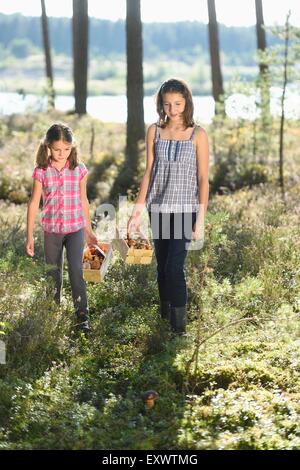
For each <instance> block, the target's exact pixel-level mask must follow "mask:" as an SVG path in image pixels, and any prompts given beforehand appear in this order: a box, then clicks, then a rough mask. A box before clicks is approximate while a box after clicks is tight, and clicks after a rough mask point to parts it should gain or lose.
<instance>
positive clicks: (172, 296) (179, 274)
mask: <svg viewBox="0 0 300 470" xmlns="http://www.w3.org/2000/svg"><path fill="white" fill-rule="evenodd" d="M156 105H157V113H158V116H159V119H158V122H157V123H156V124H152V125H151V126H150V127H149V129H148V132H147V142H146V143H147V165H146V171H145V174H144V177H143V179H142V182H141V187H140V191H139V194H138V197H137V199H136V202H135V205H134V209H133V212H132V216H131V218H130V219H129V222H128V232H131V231H134V230H137V229H138V227H139V225H140V222H141V210H142V208H143V205H144V203H145V202H146V207H147V209H148V211H149V216H150V222H151V228H152V232H153V239H154V247H155V255H156V260H157V282H158V290H159V297H160V313H161V316H162V317H163V318H166V319H168V320H170V323H171V327H172V330H173V331H174V332H175V333H176V334H184V333H185V330H186V321H187V312H186V304H187V290H186V281H185V274H184V262H185V258H186V255H187V249H188V245H189V242H190V241H191V239H194V240H198V239H199V238H200V235H201V228H203V224H204V215H205V211H206V208H207V203H208V155H209V149H208V138H207V134H206V132H205V131H204V129H202V128H201V127H199V126H196V125H195V123H194V119H193V111H194V106H193V101H192V95H191V92H190V90H189V88H188V86H187V85H186V84H185V83H184V82H183V81H182V80H177V79H170V80H167V81H166V82H164V83H163V84H162V85H161V87H160V89H159V91H158V93H157V99H156Z"/></svg>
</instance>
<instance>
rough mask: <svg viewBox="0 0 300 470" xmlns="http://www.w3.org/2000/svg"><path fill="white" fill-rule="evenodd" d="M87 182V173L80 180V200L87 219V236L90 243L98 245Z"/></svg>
mask: <svg viewBox="0 0 300 470" xmlns="http://www.w3.org/2000/svg"><path fill="white" fill-rule="evenodd" d="M86 182H87V175H86V176H84V178H82V180H81V181H80V200H81V204H82V209H83V215H84V219H85V227H84V232H85V238H86V242H87V244H88V245H96V244H97V237H96V236H95V234H94V233H93V230H92V224H91V217H90V203H89V200H88V198H87V194H86Z"/></svg>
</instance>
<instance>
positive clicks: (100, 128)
mask: <svg viewBox="0 0 300 470" xmlns="http://www.w3.org/2000/svg"><path fill="white" fill-rule="evenodd" d="M52 117H53V116H50V117H49V116H48V117H47V116H45V115H41V116H40V117H39V119H37V118H36V117H34V116H27V118H26V119H25V118H22V117H14V118H12V119H11V120H10V121H8V122H7V123H6V128H5V127H4V124H2V126H3V127H2V136H3V143H2V148H1V149H0V158H1V160H0V164H1V163H2V164H3V165H4V163H5V157H6V155H8V154H9V155H11V159H10V168H11V174H13V175H15V173H13V171H12V170H13V169H16V170H18V171H19V173H20V174H21V175H22V176H24V175H27V174H28V175H29V176H28V178H29V180H28V181H30V171H31V167H32V154H33V147H34V145H33V142H36V141H37V136H38V135H39V134H40V131H41V129H43V128H44V127H45V124H46V123H47V121H48V120H49V119H51V118H52ZM64 119H65V120H68V121H69V124H71V125H72V126H73V127H74V128H75V131H76V132H75V134H76V136H78V137H77V138H78V140H79V142H80V146H81V148H82V155H83V158H84V160H85V162H86V163H87V165H88V166H89V167H90V168H91V169H92V171H91V181H94V182H95V183H96V181H97V178H98V179H99V180H103V179H104V178H106V179H107V181H108V183H107V184H108V185H111V184H112V183H113V180H114V177H115V176H116V174H117V172H118V168H119V165H120V164H121V162H122V159H123V153H122V152H123V150H122V146H123V144H124V135H123V134H122V132H123V128H122V129H121V127H120V126H119V127H118V126H106V125H104V124H100V123H97V121H93V120H90V119H89V118H84V119H82V120H77V118H76V117H74V116H69V117H64ZM92 124H93V125H94V126H95V129H96V142H95V149H94V150H95V152H94V155H93V157H92V156H91V155H90V153H89V143H90V140H89V136H90V129H91V125H92ZM119 135H121V139H120V138H117V136H119ZM26 145H27V147H26ZM26 148H27V150H28V149H31V150H32V151H31V152H27V153H25V149H26ZM28 153H29V154H30V157H28ZM25 154H26V155H27V156H25ZM290 155H291V154H288V158H289V159H288V160H287V161H288V162H290V164H291V167H293V165H295V162H294V160H293V159H292V157H291V156H290ZM14 177H15V176H14ZM16 178H17V177H16ZM10 181H11V182H12V181H13V178H12V177H11V180H10ZM13 186H14V185H13V184H12V187H13ZM92 186H93V187H94V184H93V185H92ZM101 194H102V193H101V192H100V193H99V194H98V193H97V194H96V193H93V198H95V199H94V200H93V201H92V207H93V208H95V206H96V203H97V202H99V201H101ZM299 196H300V191H299V185H298V184H297V182H295V178H294V176H293V175H292V174H291V175H288V176H287V197H286V201H287V202H286V204H285V205H284V204H283V203H282V201H281V198H280V193H279V190H278V188H277V186H276V182H275V181H273V182H272V181H271V182H268V183H265V184H264V185H259V186H254V187H253V188H252V189H249V188H243V189H240V190H239V191H236V192H234V193H232V194H228V195H222V196H220V195H219V196H214V197H213V198H212V199H211V202H210V207H209V213H208V216H207V223H206V232H205V233H206V237H205V244H204V247H203V249H202V250H201V251H191V252H190V253H189V255H188V259H187V265H186V272H187V283H188V293H189V321H188V336H187V338H173V336H172V334H171V332H170V329H169V326H168V324H167V323H165V322H164V321H162V320H161V319H160V318H159V317H158V315H157V307H158V293H157V287H156V280H155V276H156V274H155V264H154V263H153V264H152V265H151V266H130V265H129V266H128V265H124V263H123V262H122V260H121V259H120V257H119V256H118V254H117V253H115V254H114V262H113V264H112V265H111V266H110V268H109V271H108V273H107V276H106V277H105V280H104V281H103V282H102V283H100V284H88V294H89V303H90V311H91V325H92V333H91V335H90V338H89V339H88V340H87V339H85V338H84V337H81V336H78V334H76V333H75V331H74V318H73V308H72V302H71V293H70V286H69V283H68V280H67V277H66V279H65V288H64V295H63V303H62V305H61V307H60V308H58V307H57V306H56V305H55V304H54V303H53V302H52V301H51V297H50V296H49V286H48V284H47V280H46V272H45V267H44V264H43V250H42V237H41V230H40V229H37V231H36V253H37V256H36V258H35V260H31V259H28V258H26V257H25V256H24V235H25V232H24V229H25V214H26V204H24V203H18V204H17V203H13V202H11V201H10V199H9V198H7V199H6V200H5V201H4V200H3V201H1V202H0V208H1V224H2V227H3V230H1V234H0V257H1V258H0V322H1V323H0V332H2V333H3V334H1V338H2V339H3V340H4V341H5V343H6V345H7V363H6V365H0V448H1V449H171V450H173V449H174V450H178V449H298V448H299V445H300V425H299V422H300V405H299V399H300V385H299V384H300V358H299V345H300V327H299V316H300V282H299V281H300V269H299V266H300V236H299V235H300V233H299V232H300V229H299V221H298V216H299V214H298V212H299V211H298V201H299ZM205 266H207V267H208V268H209V269H206V271H205V273H203V270H204V267H205ZM202 284H203V287H202V288H200V285H202ZM149 389H154V390H156V391H157V392H158V394H159V398H158V400H157V402H156V405H155V406H154V408H153V409H148V408H146V407H145V405H144V403H143V400H142V394H143V393H144V392H145V391H146V390H149Z"/></svg>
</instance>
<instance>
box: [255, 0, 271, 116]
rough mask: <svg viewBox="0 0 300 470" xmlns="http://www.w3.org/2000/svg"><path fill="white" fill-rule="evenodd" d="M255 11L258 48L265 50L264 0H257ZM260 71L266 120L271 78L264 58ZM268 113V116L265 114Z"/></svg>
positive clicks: (261, 60)
mask: <svg viewBox="0 0 300 470" xmlns="http://www.w3.org/2000/svg"><path fill="white" fill-rule="evenodd" d="M255 11H256V37H257V49H258V50H259V51H261V52H265V50H266V48H267V42H266V32H265V29H264V16H263V6H262V0H255ZM259 73H260V82H261V94H262V113H263V116H262V117H263V120H264V121H266V120H267V118H268V115H269V113H270V83H269V82H270V79H269V68H268V65H267V64H266V63H265V62H264V60H263V59H260V61H259ZM264 114H266V116H264Z"/></svg>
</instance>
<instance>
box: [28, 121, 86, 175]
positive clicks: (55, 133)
mask: <svg viewBox="0 0 300 470" xmlns="http://www.w3.org/2000/svg"><path fill="white" fill-rule="evenodd" d="M58 140H63V141H64V142H67V143H68V144H72V150H71V153H70V155H69V157H68V161H69V169H70V170H74V168H76V166H77V165H78V155H77V149H76V145H75V142H74V136H73V132H72V129H71V128H70V127H68V126H66V125H65V124H62V123H61V122H59V123H55V124H53V125H52V126H51V127H49V129H48V130H47V132H46V135H45V138H44V140H43V141H42V142H41V143H40V146H39V148H38V151H37V154H36V165H37V166H38V168H44V169H46V168H47V167H48V165H49V161H50V158H51V156H50V155H49V146H50V145H51V144H53V142H56V141H58Z"/></svg>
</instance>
